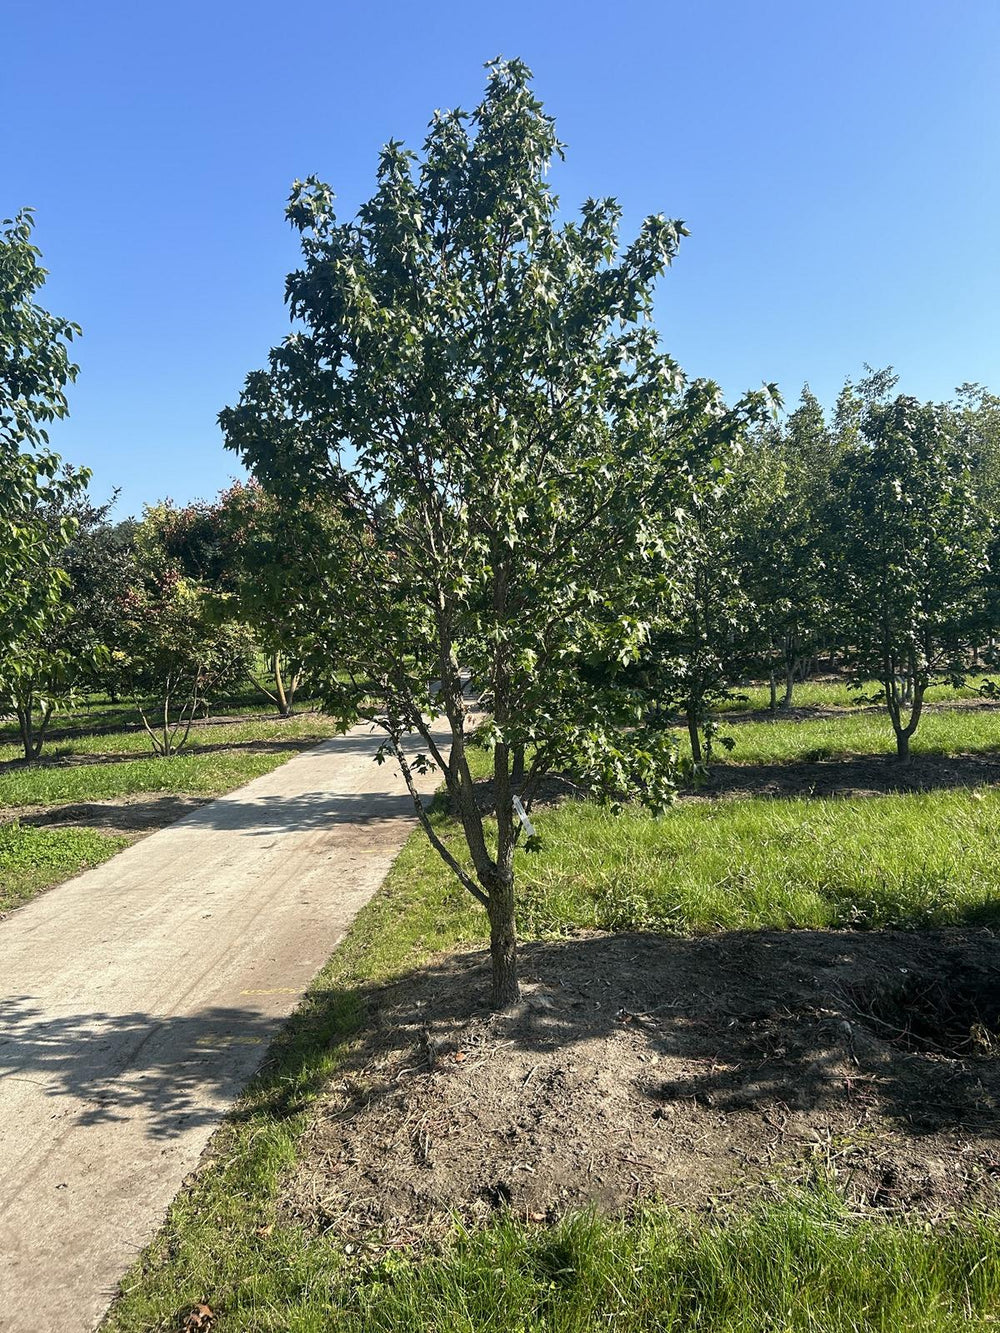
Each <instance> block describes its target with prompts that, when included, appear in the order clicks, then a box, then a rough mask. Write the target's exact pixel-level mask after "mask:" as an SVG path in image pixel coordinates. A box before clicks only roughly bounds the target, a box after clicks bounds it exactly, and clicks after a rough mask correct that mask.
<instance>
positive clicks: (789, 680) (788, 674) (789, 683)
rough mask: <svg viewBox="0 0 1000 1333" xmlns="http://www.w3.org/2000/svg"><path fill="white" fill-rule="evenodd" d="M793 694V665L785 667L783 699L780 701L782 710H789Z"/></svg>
mask: <svg viewBox="0 0 1000 1333" xmlns="http://www.w3.org/2000/svg"><path fill="white" fill-rule="evenodd" d="M794 694H795V663H794V662H792V663H791V664H790V665H789V664H787V663H786V665H785V697H784V699H782V701H781V706H782V708H791V706H792V698H793V697H794Z"/></svg>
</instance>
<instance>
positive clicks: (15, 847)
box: [0, 823, 129, 916]
mask: <svg viewBox="0 0 1000 1333" xmlns="http://www.w3.org/2000/svg"><path fill="white" fill-rule="evenodd" d="M128 842H129V839H128V838H119V837H112V836H109V835H108V834H106V833H97V832H95V831H94V830H92V829H46V828H24V827H22V826H21V825H20V824H18V823H13V824H6V825H3V826H0V916H3V914H4V913H5V912H9V911H10V909H11V908H12V907H19V906H20V905H21V903H25V902H27V901H28V899H29V898H33V897H34V896H35V894H36V893H40V892H41V891H42V889H47V888H49V887H50V886H51V885H52V884H58V883H59V882H60V881H61V880H64V879H68V878H69V877H70V876H71V875H76V874H79V872H80V871H81V870H89V869H90V867H91V866H96V865H99V864H100V863H101V861H106V860H107V859H108V857H109V856H114V854H115V852H120V851H121V849H122V848H123V847H125V846H127V845H128Z"/></svg>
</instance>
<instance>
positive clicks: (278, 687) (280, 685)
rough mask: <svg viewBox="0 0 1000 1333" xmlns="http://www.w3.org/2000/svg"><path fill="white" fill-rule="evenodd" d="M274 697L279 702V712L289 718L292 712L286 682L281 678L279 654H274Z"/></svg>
mask: <svg viewBox="0 0 1000 1333" xmlns="http://www.w3.org/2000/svg"><path fill="white" fill-rule="evenodd" d="M274 695H275V698H276V699H277V701H278V712H279V713H280V714H281V716H282V717H288V715H289V713H291V711H292V710H291V706H290V704H289V701H288V696H287V694H286V693H285V682H284V680H283V679H282V676H281V657H280V655H279V654H278V653H275V654H274Z"/></svg>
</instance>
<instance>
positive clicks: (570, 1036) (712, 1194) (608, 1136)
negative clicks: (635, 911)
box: [286, 930, 1000, 1245]
mask: <svg viewBox="0 0 1000 1333" xmlns="http://www.w3.org/2000/svg"><path fill="white" fill-rule="evenodd" d="M523 968H524V972H525V974H526V977H527V984H526V986H525V998H524V1001H523V1003H522V1004H521V1005H520V1007H519V1008H518V1009H517V1010H515V1011H513V1012H511V1013H508V1014H503V1015H491V1014H489V1013H488V1012H487V1011H486V1010H485V1008H484V1007H483V997H484V995H485V994H486V990H487V966H486V959H485V957H484V955H483V953H482V952H475V953H463V954H456V955H448V956H446V957H444V958H442V959H441V960H440V961H439V962H437V963H436V964H434V965H433V966H432V967H429V968H427V969H425V970H422V971H420V972H418V973H415V974H413V975H410V976H407V977H405V978H403V979H401V980H400V981H398V982H395V983H393V984H391V985H389V986H387V987H385V988H383V989H380V990H377V991H373V992H371V993H370V994H369V995H368V997H367V1001H368V1005H369V1009H370V1015H369V1017H370V1026H369V1028H368V1029H367V1035H366V1036H365V1038H364V1039H363V1040H362V1041H361V1043H360V1044H359V1046H358V1048H357V1049H356V1051H355V1053H354V1055H353V1058H352V1059H351V1060H350V1061H349V1063H348V1065H347V1067H342V1068H341V1072H340V1075H339V1077H338V1079H337V1081H336V1082H335V1083H334V1084H333V1085H332V1086H330V1087H329V1088H328V1089H327V1091H326V1093H325V1095H324V1096H323V1097H322V1098H321V1100H320V1102H319V1103H318V1107H317V1110H316V1112H315V1116H314V1120H313V1123H312V1126H311V1128H310V1130H309V1131H308V1132H307V1135H306V1139H305V1142H304V1145H303V1154H302V1158H301V1160H300V1163H299V1164H298V1166H297V1168H296V1169H295V1172H294V1174H293V1176H292V1178H291V1179H290V1180H289V1182H288V1189H287V1202H286V1209H287V1212H288V1214H289V1215H290V1216H291V1217H294V1218H295V1219H297V1220H299V1221H302V1222H304V1223H306V1224H307V1225H309V1226H311V1227H314V1228H316V1229H318V1230H324V1231H325V1230H333V1231H334V1232H336V1233H338V1234H340V1235H341V1236H342V1237H345V1238H350V1239H351V1240H356V1241H360V1242H362V1243H364V1244H390V1245H392V1244H400V1243H407V1242H411V1241H418V1240H422V1239H426V1238H428V1237H433V1236H434V1235H436V1234H438V1233H441V1232H443V1231H444V1230H446V1229H447V1227H448V1226H449V1225H450V1222H451V1219H452V1217H453V1216H454V1215H456V1214H457V1215H458V1216H460V1217H461V1218H463V1219H464V1220H466V1221H467V1222H469V1223H476V1222H478V1221H482V1220H485V1219H486V1218H487V1217H489V1215H490V1214H491V1213H492V1212H494V1210H496V1209H500V1208H511V1209H514V1210H516V1212H517V1213H519V1214H520V1215H521V1216H522V1217H526V1218H528V1219H529V1220H535V1221H544V1220H549V1219H551V1218H553V1217H555V1216H557V1215H558V1214H560V1213H562V1212H564V1211H566V1210H568V1209H575V1208H579V1207H586V1206H596V1207H598V1208H600V1209H602V1210H607V1211H611V1212H614V1211H621V1210H625V1209H628V1208H629V1207H631V1206H633V1205H634V1204H635V1203H636V1202H637V1201H641V1200H652V1199H659V1200H663V1201H665V1202H668V1203H670V1204H672V1205H675V1206H680V1207H683V1208H690V1209H698V1208H702V1207H705V1206H708V1205H710V1204H712V1203H713V1202H714V1201H716V1200H719V1199H721V1198H736V1199H738V1198H740V1197H743V1196H751V1195H753V1194H755V1193H759V1192H760V1191H762V1190H765V1189H767V1188H770V1187H771V1186H772V1185H773V1184H774V1183H775V1182H776V1181H793V1180H803V1179H808V1178H810V1177H812V1176H814V1175H815V1174H816V1173H817V1172H823V1173H824V1174H826V1175H829V1176H833V1177H835V1178H836V1179H837V1181H838V1182H839V1184H840V1185H841V1187H842V1188H843V1189H844V1191H845V1192H846V1193H847V1195H848V1197H849V1198H850V1199H851V1200H852V1201H853V1202H854V1203H855V1204H856V1205H858V1206H860V1207H867V1208H870V1209H877V1210H888V1211H899V1212H904V1211H919V1212H922V1213H925V1214H927V1215H929V1216H940V1215H944V1214H947V1213H951V1212H953V1211H954V1210H956V1209H959V1208H962V1207H964V1206H966V1205H968V1204H971V1203H973V1202H976V1203H985V1202H988V1201H992V1202H994V1203H995V1202H996V1201H997V1200H998V1198H1000V1123H998V1116H997V1106H998V1101H1000V1062H998V1060H997V1058H996V1057H997V1055H998V1051H1000V951H998V945H997V939H996V937H995V936H994V935H993V934H992V933H991V932H989V931H985V930H979V931H974V930H950V931H936V932H926V933H922V934H920V935H917V934H907V933H902V932H885V933H879V934H875V933H872V934H860V933H850V932H827V931H798V932H771V931H765V932H755V933H734V934H728V935H724V936H711V937H702V938H698V939H693V940H692V939H672V938H663V937H656V936H649V935H641V934H627V935H615V936H608V935H597V934H588V935H581V936H579V937H575V938H572V939H569V940H563V941H559V942H556V943H545V944H534V945H528V946H526V947H525V948H524V950H523Z"/></svg>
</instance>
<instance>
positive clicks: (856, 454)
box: [828, 397, 987, 760]
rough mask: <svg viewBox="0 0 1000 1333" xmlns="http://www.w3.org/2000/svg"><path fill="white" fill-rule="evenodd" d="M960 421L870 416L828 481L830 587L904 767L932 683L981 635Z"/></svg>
mask: <svg viewBox="0 0 1000 1333" xmlns="http://www.w3.org/2000/svg"><path fill="white" fill-rule="evenodd" d="M971 461H972V460H971V454H970V450H969V446H968V442H967V440H966V438H965V435H964V432H963V430H962V429H961V427H960V424H959V423H958V422H957V421H956V418H955V415H954V414H953V413H952V412H950V411H949V410H947V409H946V408H942V407H938V406H936V405H934V404H920V403H918V402H917V401H916V400H915V399H913V398H906V397H899V398H896V399H895V401H893V402H890V403H880V402H875V403H874V404H873V405H871V406H869V407H868V408H867V410H866V411H865V412H864V413H863V416H862V418H861V422H860V431H859V435H858V437H857V440H856V442H855V443H854V444H853V445H851V446H849V447H848V448H847V449H846V451H845V453H844V455H843V457H842V459H841V461H840V463H839V464H838V466H837V468H836V470H835V472H834V475H833V480H832V496H831V506H830V511H829V533H828V540H829V550H830V555H829V560H830V564H831V587H832V588H833V589H834V590H835V595H836V602H837V606H836V612H837V615H838V618H839V621H840V625H841V632H842V634H843V636H844V640H845V642H846V643H847V644H849V645H850V650H851V655H852V660H853V666H854V672H855V677H856V679H857V681H858V682H861V681H864V680H865V679H869V680H870V679H875V680H878V681H879V682H880V684H881V686H882V696H883V697H884V699H885V703H886V707H887V709H888V712H889V718H890V720H891V722H892V728H893V732H894V734H895V737H896V752H897V756H898V758H899V759H900V760H905V759H907V758H908V757H909V748H910V738H911V737H912V736H913V734H914V732H915V731H916V729H917V726H918V724H919V722H920V714H921V709H922V707H923V701H924V694H925V692H926V690H927V687H928V685H929V684H930V683H931V681H932V680H933V679H934V678H935V677H945V678H949V679H959V678H960V677H961V676H962V675H963V674H964V672H965V670H966V664H967V660H968V652H969V650H970V648H971V647H972V646H973V645H974V643H975V641H976V637H977V631H978V630H979V629H980V627H981V622H980V612H981V608H982V601H983V578H984V574H985V571H986V568H987V559H986V539H987V533H986V527H985V524H984V523H983V522H982V513H981V509H980V507H979V505H978V503H977V499H976V496H975V492H974V488H973V484H972V470H971Z"/></svg>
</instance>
